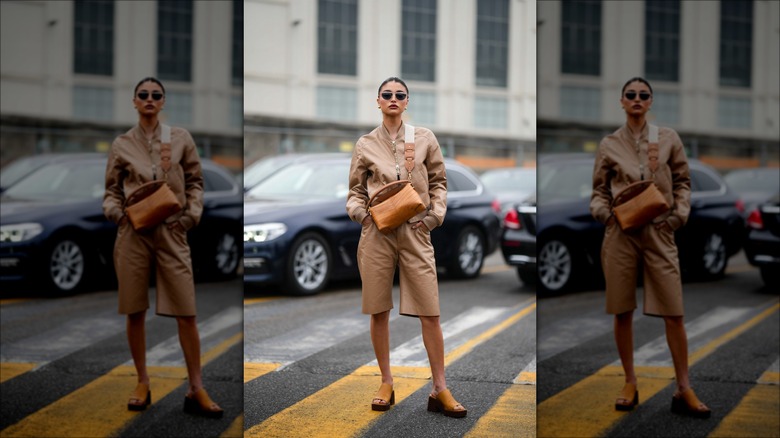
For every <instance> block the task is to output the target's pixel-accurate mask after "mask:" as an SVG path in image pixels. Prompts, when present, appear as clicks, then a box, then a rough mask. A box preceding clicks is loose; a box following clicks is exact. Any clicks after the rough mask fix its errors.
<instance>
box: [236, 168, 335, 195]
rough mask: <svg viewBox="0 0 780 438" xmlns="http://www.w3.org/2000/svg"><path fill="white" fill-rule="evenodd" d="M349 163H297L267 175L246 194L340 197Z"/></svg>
mask: <svg viewBox="0 0 780 438" xmlns="http://www.w3.org/2000/svg"><path fill="white" fill-rule="evenodd" d="M348 175H349V163H348V162H344V163H328V164H327V165H323V164H321V163H299V164H292V165H290V166H287V167H285V168H283V169H281V170H279V171H278V172H276V173H274V174H273V175H271V176H269V177H268V178H266V179H265V180H263V181H262V182H260V183H259V184H258V185H256V186H255V187H254V188H252V189H251V190H250V191H249V192H248V193H247V196H249V197H254V198H263V197H274V198H279V197H294V198H310V197H311V198H342V197H346V196H347V192H348V191H349V187H348V185H347V184H348V182H349V177H348Z"/></svg>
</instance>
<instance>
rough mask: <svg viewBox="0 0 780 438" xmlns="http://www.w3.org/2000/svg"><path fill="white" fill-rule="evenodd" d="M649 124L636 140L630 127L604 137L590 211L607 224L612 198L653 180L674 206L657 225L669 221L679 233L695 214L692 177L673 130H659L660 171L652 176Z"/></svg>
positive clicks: (599, 150) (597, 164)
mask: <svg viewBox="0 0 780 438" xmlns="http://www.w3.org/2000/svg"><path fill="white" fill-rule="evenodd" d="M647 137H648V125H647V124H645V126H644V128H643V129H642V134H641V136H640V138H639V141H635V140H634V138H633V137H632V135H631V132H630V131H629V128H628V127H627V126H626V125H623V126H622V127H620V128H619V129H618V130H617V131H615V132H614V133H612V134H610V135H608V136H607V137H604V139H603V140H601V144H599V149H598V152H597V153H596V161H595V164H594V168H593V193H592V195H591V200H590V211H591V214H593V217H594V218H596V220H598V221H600V222H602V223H606V222H607V220H609V217H610V216H611V215H612V207H611V206H612V199H613V197H614V196H615V194H617V192H619V191H620V190H622V189H623V188H625V187H626V186H627V185H629V184H631V183H633V182H637V181H640V180H642V179H643V176H644V179H650V178H653V181H654V182H655V185H656V186H658V189H659V190H660V191H661V193H663V195H664V197H665V198H666V202H668V203H669V205H671V206H672V209H671V210H670V212H669V213H667V214H664V215H661V216H659V217H658V218H656V219H655V220H654V221H653V222H661V221H664V220H666V221H667V222H668V223H669V226H670V227H671V228H672V229H673V230H676V229H677V228H680V227H681V226H683V225H684V224H685V222H686V221H687V220H688V215H689V213H690V211H691V177H690V173H689V170H688V160H687V158H686V157H685V150H684V148H683V144H682V140H680V136H679V135H677V133H676V132H675V131H674V130H673V129H669V128H660V127H659V128H658V154H659V155H658V169H657V170H656V172H655V177H653V176H651V173H650V169H649V168H648V165H647V147H648V142H647Z"/></svg>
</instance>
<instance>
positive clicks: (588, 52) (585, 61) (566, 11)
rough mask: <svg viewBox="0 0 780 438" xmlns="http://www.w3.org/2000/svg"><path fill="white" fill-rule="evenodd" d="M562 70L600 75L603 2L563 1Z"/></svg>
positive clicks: (597, 0)
mask: <svg viewBox="0 0 780 438" xmlns="http://www.w3.org/2000/svg"><path fill="white" fill-rule="evenodd" d="M561 13H562V19H561V73H574V74H580V75H590V76H600V75H601V1H600V0H582V1H576V2H574V1H568V2H562V3H561Z"/></svg>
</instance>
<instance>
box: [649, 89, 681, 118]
mask: <svg viewBox="0 0 780 438" xmlns="http://www.w3.org/2000/svg"><path fill="white" fill-rule="evenodd" d="M652 111H653V112H652V113H653V114H654V115H655V118H656V122H657V123H659V124H661V125H667V126H668V125H677V124H679V123H680V95H679V94H678V93H675V92H671V91H657V90H656V91H655V92H654V93H653V110H652Z"/></svg>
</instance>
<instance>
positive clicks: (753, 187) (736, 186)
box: [723, 167, 780, 217]
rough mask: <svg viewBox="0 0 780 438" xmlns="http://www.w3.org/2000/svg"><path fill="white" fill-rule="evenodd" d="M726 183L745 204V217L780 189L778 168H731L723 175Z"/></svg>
mask: <svg viewBox="0 0 780 438" xmlns="http://www.w3.org/2000/svg"><path fill="white" fill-rule="evenodd" d="M723 180H724V181H726V185H728V186H729V188H730V189H731V190H733V191H734V192H735V193H736V194H737V195H739V198H740V199H741V200H742V202H743V203H744V204H745V210H744V212H745V217H747V215H748V214H750V212H752V211H754V210H755V209H756V208H757V207H758V206H759V205H761V204H763V203H765V202H767V201H769V200H770V199H771V198H772V196H773V195H774V194H775V193H777V191H778V190H780V168H777V167H759V168H751V169H737V170H732V171H731V172H729V173H727V174H726V175H724V176H723Z"/></svg>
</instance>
